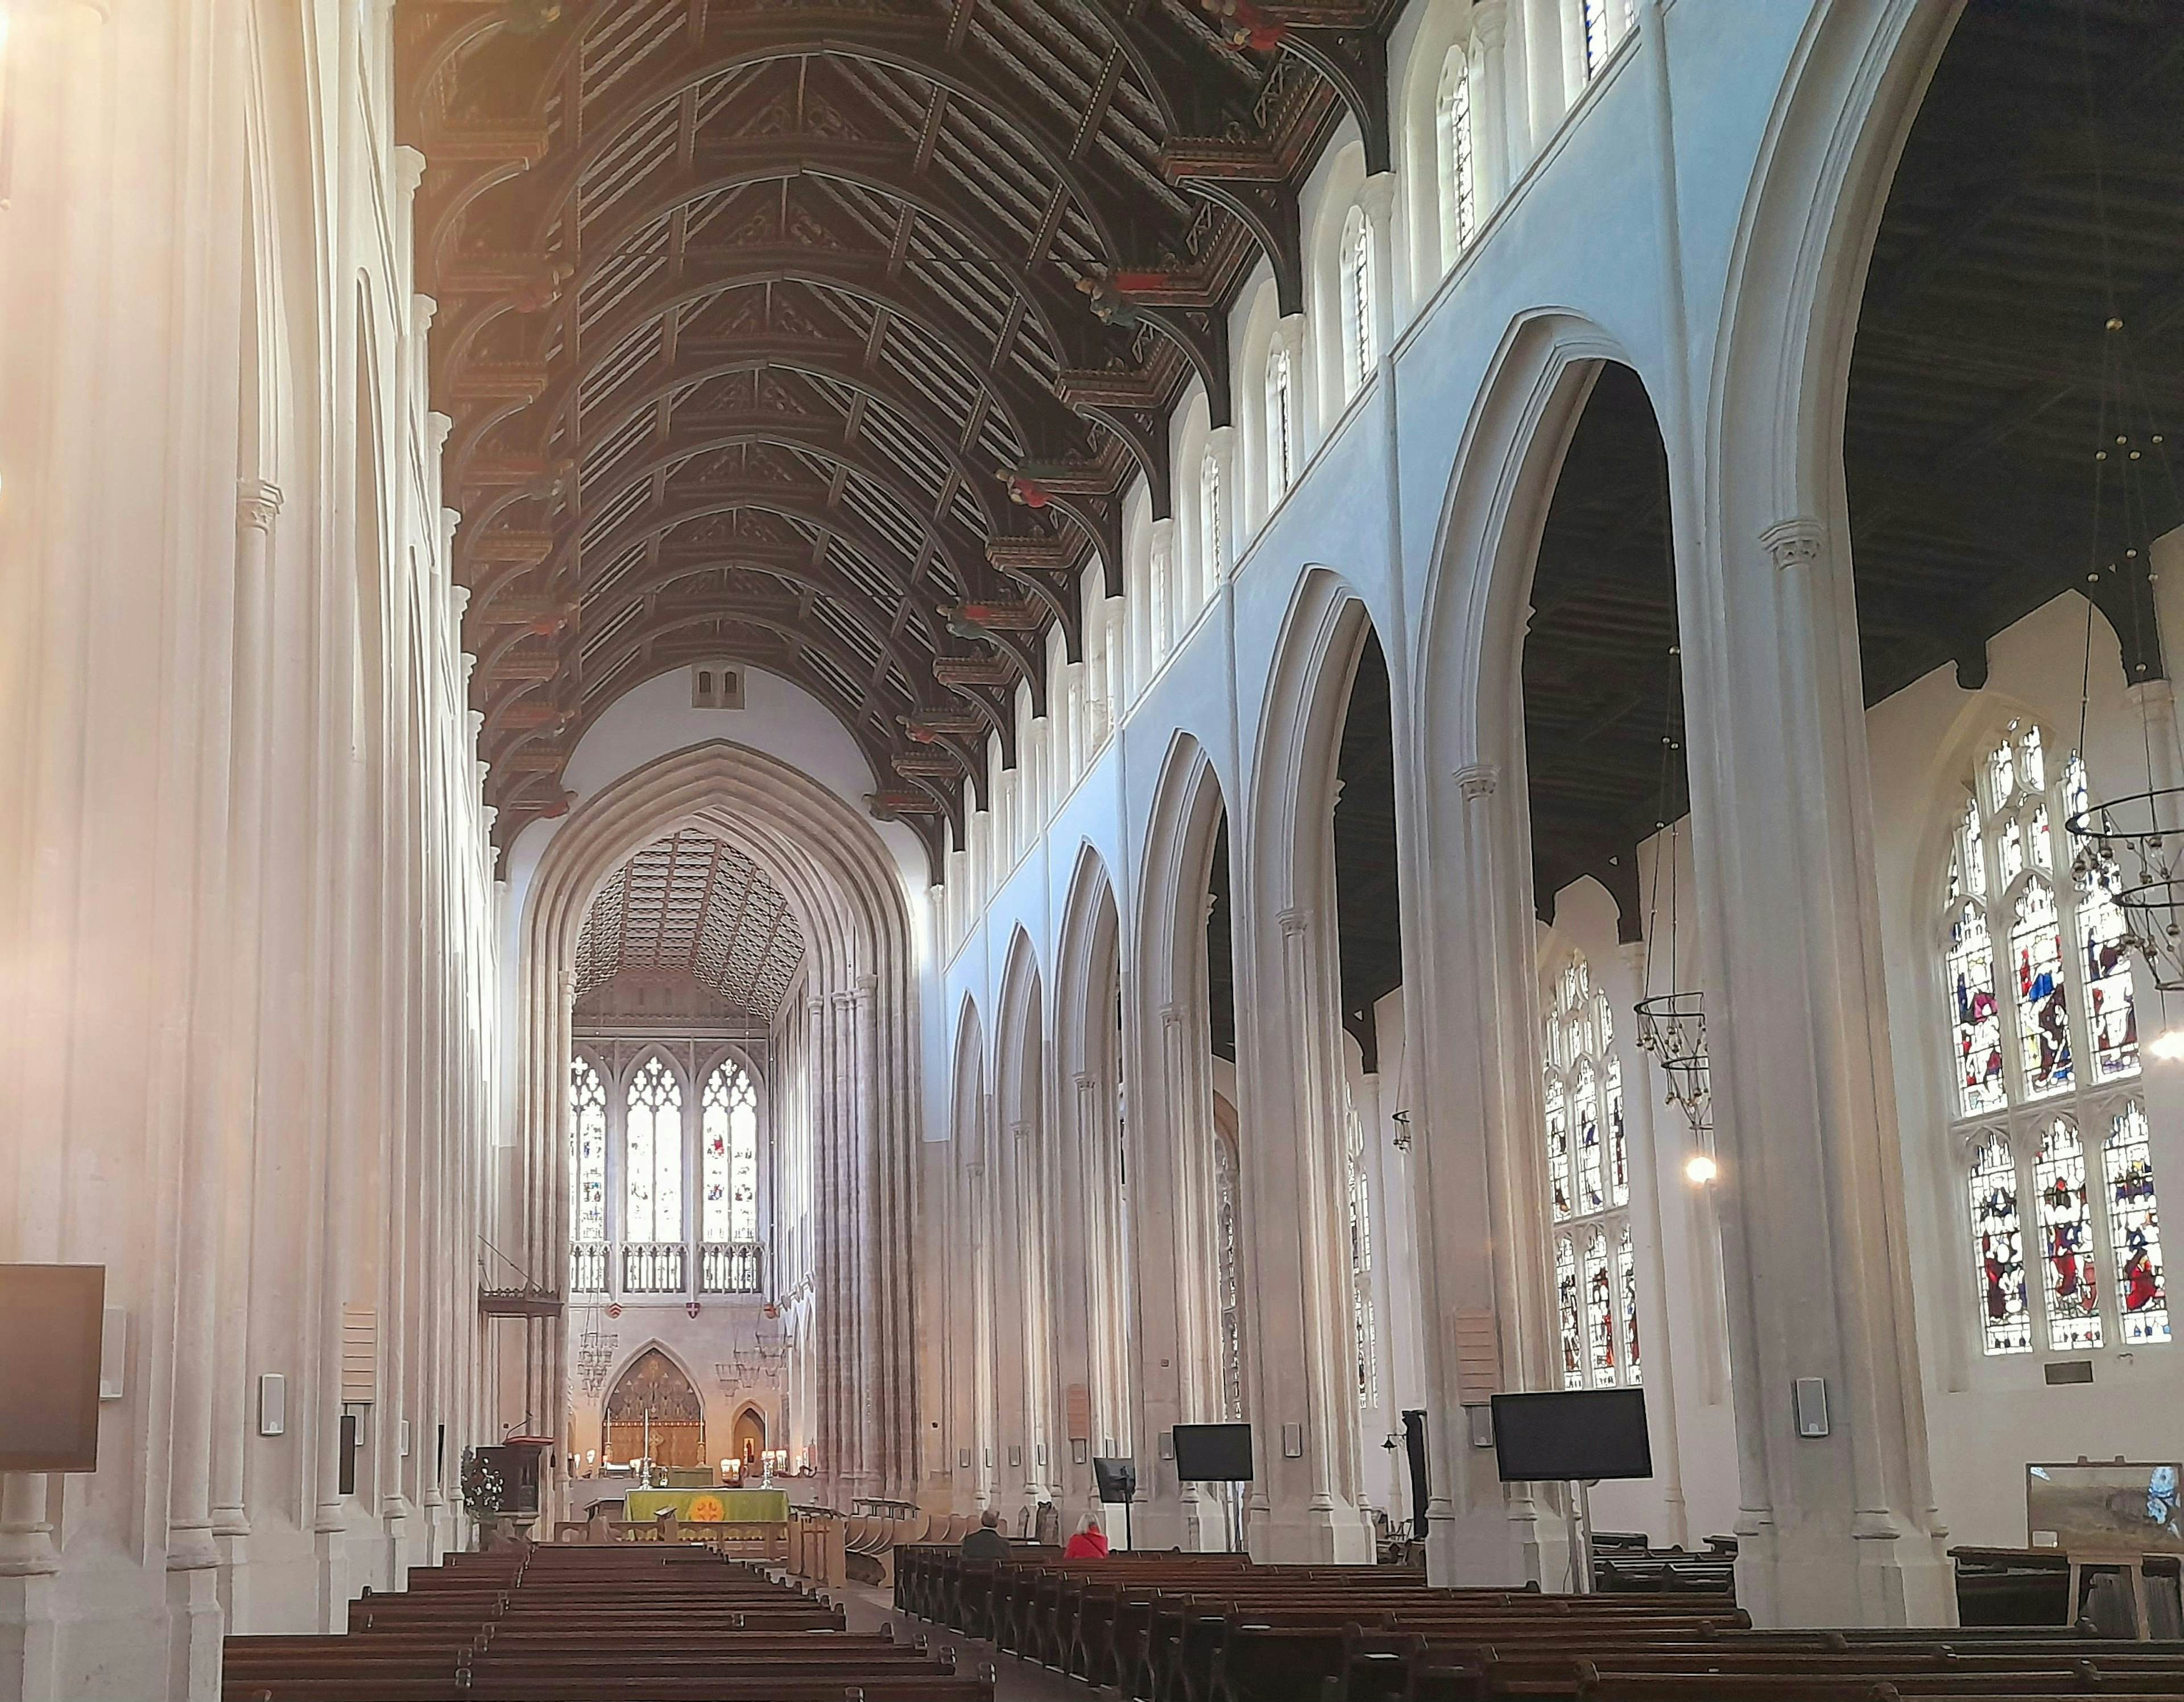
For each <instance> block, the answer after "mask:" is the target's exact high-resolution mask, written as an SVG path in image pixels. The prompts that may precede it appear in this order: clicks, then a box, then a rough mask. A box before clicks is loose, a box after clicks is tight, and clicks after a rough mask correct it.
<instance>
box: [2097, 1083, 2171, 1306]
mask: <svg viewBox="0 0 2184 1702" xmlns="http://www.w3.org/2000/svg"><path fill="white" fill-rule="evenodd" d="M2101 1158H2102V1166H2101V1167H2102V1181H2103V1187H2104V1188H2105V1189H2106V1191H2107V1201H2108V1215H2109V1249H2110V1254H2111V1256H2112V1257H2113V1258H2114V1260H2115V1273H2116V1307H2117V1312H2118V1315H2119V1317H2120V1319H2121V1321H2122V1337H2123V1340H2124V1342H2125V1343H2126V1344H2128V1345H2131V1346H2137V1344H2138V1343H2142V1342H2165V1341H2167V1340H2168V1339H2169V1291H2168V1288H2167V1287H2166V1284H2165V1280H2164V1277H2163V1274H2162V1269H2161V1225H2160V1221H2159V1217H2158V1215H2157V1214H2156V1212H2155V1210H2154V1204H2153V1154H2152V1153H2151V1151H2150V1150H2149V1149H2148V1146H2147V1139H2146V1112H2145V1111H2144V1110H2143V1109H2142V1108H2141V1107H2140V1106H2139V1104H2137V1102H2136V1101H2133V1102H2132V1103H2131V1104H2128V1105H2126V1106H2125V1107H2124V1109H2123V1110H2121V1111H2120V1112H2119V1113H2118V1114H2117V1115H2116V1117H2115V1119H2114V1122H2113V1123H2112V1124H2111V1125H2110V1126H2109V1137H2108V1140H2107V1141H2106V1143H2104V1144H2103V1147H2102V1149H2101Z"/></svg>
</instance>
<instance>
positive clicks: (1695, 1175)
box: [1684, 1153, 1721, 1188]
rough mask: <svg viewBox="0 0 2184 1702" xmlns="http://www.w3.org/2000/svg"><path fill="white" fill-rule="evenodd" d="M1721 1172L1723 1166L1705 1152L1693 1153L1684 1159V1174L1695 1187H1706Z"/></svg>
mask: <svg viewBox="0 0 2184 1702" xmlns="http://www.w3.org/2000/svg"><path fill="white" fill-rule="evenodd" d="M1720 1174H1721V1166H1720V1165H1718V1164H1716V1163H1715V1162H1714V1161H1713V1160H1712V1159H1711V1158H1709V1157H1708V1156H1707V1154H1704V1153H1693V1154H1691V1156H1690V1157H1689V1158H1687V1159H1685V1160H1684V1176H1685V1180H1687V1181H1688V1182H1690V1183H1691V1186H1692V1187H1693V1188H1704V1187H1705V1186H1706V1185H1707V1184H1708V1182H1712V1181H1713V1179H1714V1178H1715V1177H1716V1176H1719V1175H1720Z"/></svg>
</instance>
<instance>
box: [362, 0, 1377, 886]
mask: <svg viewBox="0 0 2184 1702" xmlns="http://www.w3.org/2000/svg"><path fill="white" fill-rule="evenodd" d="M1392 10H1393V5H1392V0H1362V3H1361V0H1291V3H1284V4H1268V5H1263V6H1262V5H1255V4H1253V3H1251V0H832V3H829V0H733V3H731V0H411V3H406V4H404V6H402V7H401V8H399V9H398V12H397V14H396V30H397V59H398V81H399V85H400V89H399V94H400V108H399V109H400V112H401V115H402V116H401V132H402V133H401V136H400V140H402V141H404V142H409V143H411V144H413V145H414V146H415V147H417V148H418V149H419V150H420V151H421V153H423V154H424V156H425V159H426V163H427V171H426V177H425V180H424V184H423V186H422V188H421V191H420V192H419V194H418V197H417V203H416V218H417V257H418V259H417V265H418V275H419V285H418V286H419V288H420V289H421V290H423V291H424V292H426V293H428V294H430V295H431V296H432V297H433V298H435V299H436V300H437V303H438V314H437V321H436V324H435V328H434V332H433V337H432V351H433V354H432V358H433V372H432V395H433V399H434V405H435V406H436V407H437V408H438V409H441V410H442V411H443V412H445V413H446V414H448V415H449V416H450V417H451V418H452V419H453V420H454V426H453V429H452V431H451V432H450V434H449V437H448V444H447V448H446V454H445V460H444V469H445V480H446V484H447V488H448V492H449V500H450V502H451V503H454V504H455V505H456V506H458V507H459V508H460V510H461V512H462V514H463V522H462V525H461V526H460V530H459V531H458V533H457V536H456V541H455V548H454V559H455V565H456V574H457V576H458V578H459V580H460V582H462V583H464V584H465V585H466V586H468V587H470V589H471V603H470V605H469V608H468V610H467V612H466V614H465V627H466V631H465V639H466V643H467V644H468V646H469V648H471V649H472V650H474V651H475V653H476V655H477V656H478V659H479V660H478V667H477V670H476V677H475V681H474V686H473V690H474V694H475V695H474V702H475V705H476V707H477V708H479V709H482V711H483V712H484V714H485V716H486V726H485V732H484V739H483V754H484V755H485V756H486V757H487V759H488V760H489V761H490V762H491V764H492V780H491V788H492V795H491V798H490V801H491V802H492V803H493V804H496V805H497V806H498V807H499V811H500V815H499V821H498V824H497V826H496V829H495V834H496V837H497V839H498V840H499V843H501V844H502V845H503V846H505V845H506V844H507V843H509V841H510V838H511V837H513V835H514V834H515V833H517V832H521V829H522V827H523V826H525V825H526V824H527V823H528V822H529V821H531V820H535V819H537V818H538V817H540V816H551V815H557V814H559V813H560V812H561V811H562V810H563V809H565V808H566V804H567V799H566V793H565V788H564V786H563V781H562V770H563V767H564V765H565V762H566V759H567V757H568V754H569V753H570V751H571V748H573V746H574V744H575V743H576V741H577V738H578V737H580V736H581V735H582V731H584V729H585V727H586V726H588V725H589V724H590V722H591V721H592V720H593V719H594V718H595V717H596V716H597V715H599V713H600V711H601V710H602V709H604V707H605V706H606V705H607V704H609V703H610V702H611V701H612V700H613V699H614V698H616V697H618V696H620V695H621V693H622V692H625V691H627V689H628V688H629V687H632V686H633V685H635V684H637V683H638V682H639V681H643V680H644V679H646V678H648V677H650V676H655V675H657V674H659V673H661V672H664V671H666V670H669V669H672V668H676V667H678V666H682V665H688V664H689V663H691V662H694V661H698V660H703V659H736V660H741V661H744V662H746V663H749V664H750V665H755V666H760V667H763V668H766V669H769V670H774V671H776V672H778V673H781V674H783V675H785V676H788V678H790V679H792V680H794V681H796V682H797V683H799V685H802V686H803V687H805V688H806V689H807V690H809V691H811V692H812V693H813V694H814V695H816V697H817V698H819V699H820V700H821V701H822V702H823V703H825V704H827V706H828V707H829V708H830V709H833V712H834V713H835V714H836V715H838V717H839V718H840V719H841V720H842V721H843V722H844V725H845V726H848V727H849V729H850V731H851V733H852V734H853V735H854V736H855V737H856V738H857V740H858V741H859V743H860V744H861V746H862V747H863V748H864V750H865V752H866V755H867V757H868V758H869V759H870V760H871V762H872V766H873V769H874V770H875V772H876V773H877V775H878V776H879V777H880V779H879V785H878V787H877V791H876V792H875V793H874V794H873V798H872V808H873V809H874V811H875V812H876V813H877V814H879V815H883V816H890V817H893V818H895V819H899V820H904V821H906V822H908V823H910V824H911V826H913V827H914V828H916V829H917V831H918V832H919V833H920V834H921V836H922V837H923V839H924V840H925V842H926V844H927V846H928V852H929V853H931V854H933V856H934V858H935V860H936V868H937V861H938V857H939V850H940V848H941V845H942V843H943V834H944V826H945V825H946V824H950V823H952V824H953V825H954V826H955V827H956V831H957V832H958V834H959V835H960V832H961V826H962V818H963V812H964V810H965V809H966V808H967V798H966V794H967V793H968V794H969V798H968V807H971V808H975V807H977V804H978V800H979V798H980V797H981V796H982V793H983V788H984V787H985V786H986V784H987V783H988V781H989V776H987V775H986V773H985V771H984V770H985V755H984V751H985V744H986V740H987V738H988V737H989V735H997V736H998V737H999V739H1000V744H1001V749H1002V760H1003V762H1004V763H1005V764H1007V763H1013V761H1014V760H1015V751H1014V731H1015V729H1014V716H1013V714H1012V709H1011V702H1012V698H1013V695H1014V693H1015V692H1016V691H1017V687H1019V685H1022V686H1025V687H1028V690H1029V692H1030V693H1031V695H1032V698H1033V701H1034V709H1035V710H1039V711H1043V709H1044V695H1045V684H1046V682H1045V677H1044V669H1043V659H1044V655H1045V646H1046V642H1047V640H1046V635H1047V633H1048V631H1049V630H1050V628H1052V627H1054V626H1060V628H1061V631H1062V634H1063V640H1064V643H1065V646H1066V648H1067V654H1068V655H1069V656H1070V657H1071V658H1072V659H1078V657H1079V656H1080V655H1081V651H1080V640H1081V634H1080V633H1079V631H1078V626H1079V624H1080V618H1081V604H1080V600H1079V595H1078V582H1079V576H1080V575H1081V574H1082V573H1083V572H1084V570H1085V569H1086V567H1087V566H1088V565H1089V564H1091V563H1092V562H1094V561H1095V559H1096V561H1097V562H1098V563H1099V564H1100V566H1101V568H1102V569H1103V570H1104V573H1105V576H1106V589H1107V590H1108V591H1109V592H1111V593H1112V592H1113V591H1114V590H1116V589H1117V588H1118V581H1119V571H1120V557H1121V532H1122V514H1123V494H1124V492H1125V490H1126V488H1127V487H1128V485H1129V484H1130V483H1131V482H1132V481H1134V480H1138V479H1143V480H1144V481H1145V484H1146V486H1147V487H1148V492H1149V494H1150V495H1151V500H1152V503H1153V506H1154V510H1155V512H1156V514H1164V513H1166V512H1167V505H1168V492H1167V481H1168V448H1167V442H1166V437H1167V416H1168V414H1169V412H1170V410H1171V409H1172V408H1173V405H1174V403H1176V401H1177V400H1178V398H1179V397H1180V395H1181V393H1182V391H1183V389H1184V386H1185V385H1186V383H1187V382H1188V381H1190V378H1191V376H1192V375H1194V374H1195V375H1197V376H1198V377H1200V378H1201V379H1202V380H1203V381H1205V384H1206V390H1207V392H1208V393H1209V396H1210V397H1211V398H1212V405H1213V408H1214V410H1215V423H1216V424H1217V425H1219V424H1222V423H1224V415H1225V413H1226V409H1227V406H1228V399H1229V384H1228V349H1227V345H1226V318H1225V314H1226V309H1227V308H1228V307H1229V304H1230V303H1232V302H1233V300H1234V297H1235V294H1236V292H1238V291H1239V290H1240V288H1241V286H1242V284H1243V281H1244V279H1245V275H1246V274H1247V273H1248V272H1249V270H1251V267H1252V266H1253V265H1254V264H1256V262H1257V261H1258V259H1260V258H1261V257H1262V255H1263V256H1265V257H1266V258H1267V259H1268V260H1269V261H1270V263H1271V267H1272V271H1273V276H1274V279H1275V281H1276V284H1277V286H1278V290H1279V294H1280V296H1281V298H1282V306H1283V309H1284V311H1285V312H1293V311H1296V310H1298V309H1299V308H1300V306H1301V294H1302V285H1301V277H1302V273H1301V255H1300V252H1299V233H1298V222H1297V221H1298V214H1297V200H1296V186H1297V185H1298V183H1299V182H1300V181H1301V178H1302V177H1303V175H1304V174H1305V173H1306V172H1307V170H1309V169H1310V167H1311V165H1312V162H1313V161H1314V159H1316V158H1317V156H1318V153H1319V152H1320V151H1321V149H1322V148H1323V147H1324V145H1325V144H1326V142H1327V141H1328V140H1329V137H1330V136H1331V135H1332V134H1333V132H1334V129H1335V127H1336V125H1338V124H1339V122H1340V120H1341V119H1342V118H1343V117H1344V116H1345V115H1346V114H1349V115H1352V116H1354V117H1355V118H1356V119H1357V122H1358V125H1359V128H1360V131H1361V132H1362V136H1363V138H1364V142H1365V147H1366V152H1367V154H1368V166H1369V167H1370V169H1373V170H1385V167H1386V164H1387V161H1388V119H1387V111H1386V75H1385V29H1386V25H1387V22H1388V17H1389V14H1390V13H1391V12H1392Z"/></svg>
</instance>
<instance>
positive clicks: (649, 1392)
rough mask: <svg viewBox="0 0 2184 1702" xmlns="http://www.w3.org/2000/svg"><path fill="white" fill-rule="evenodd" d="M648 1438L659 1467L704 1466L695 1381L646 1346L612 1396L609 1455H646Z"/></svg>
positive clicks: (702, 1430) (702, 1407) (702, 1420)
mask: <svg viewBox="0 0 2184 1702" xmlns="http://www.w3.org/2000/svg"><path fill="white" fill-rule="evenodd" d="M648 1438H649V1442H650V1445H651V1455H650V1457H651V1459H652V1461H653V1463H654V1464H655V1465H658V1466H689V1467H698V1466H704V1465H705V1403H704V1402H702V1401H700V1400H699V1399H698V1391H697V1390H696V1389H694V1388H692V1387H691V1385H690V1379H689V1378H688V1377H685V1376H683V1375H682V1371H681V1370H680V1369H679V1368H678V1367H677V1365H676V1364H675V1362H674V1361H673V1360H671V1359H669V1358H668V1357H667V1355H666V1354H663V1353H661V1352H660V1349H657V1348H647V1349H645V1350H644V1351H643V1353H641V1354H638V1356H637V1358H636V1359H635V1360H632V1361H631V1363H630V1367H629V1369H628V1370H627V1371H624V1372H623V1373H622V1374H621V1377H620V1379H619V1380H618V1381H616V1383H615V1386H614V1393H611V1394H610V1395H609V1396H608V1397H607V1411H606V1437H605V1444H606V1457H607V1458H608V1459H610V1460H636V1459H638V1458H640V1457H643V1455H644V1454H645V1448H646V1443H647V1440H648Z"/></svg>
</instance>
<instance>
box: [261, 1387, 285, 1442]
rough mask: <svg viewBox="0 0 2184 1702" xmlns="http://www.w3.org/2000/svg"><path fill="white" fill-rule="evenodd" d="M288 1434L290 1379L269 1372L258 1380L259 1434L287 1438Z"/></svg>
mask: <svg viewBox="0 0 2184 1702" xmlns="http://www.w3.org/2000/svg"><path fill="white" fill-rule="evenodd" d="M287 1432H288V1379H287V1378H286V1377H282V1376H281V1373H280V1372H278V1371H267V1372H266V1373H265V1375H264V1376H262V1377H259V1379H258V1433H259V1435H260V1436H285V1435H287Z"/></svg>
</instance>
